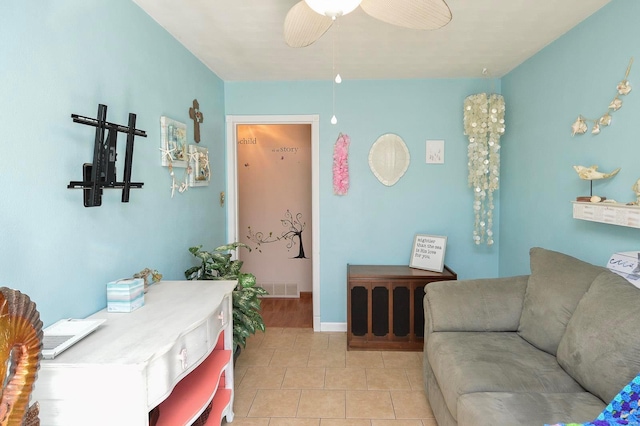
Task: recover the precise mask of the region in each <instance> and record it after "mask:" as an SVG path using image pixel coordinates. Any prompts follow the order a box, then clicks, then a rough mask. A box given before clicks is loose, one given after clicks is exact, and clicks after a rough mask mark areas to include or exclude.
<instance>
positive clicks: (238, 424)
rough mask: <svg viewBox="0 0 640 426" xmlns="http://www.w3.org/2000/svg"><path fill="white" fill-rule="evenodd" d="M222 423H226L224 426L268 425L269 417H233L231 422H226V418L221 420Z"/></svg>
mask: <svg viewBox="0 0 640 426" xmlns="http://www.w3.org/2000/svg"><path fill="white" fill-rule="evenodd" d="M222 425H226V426H268V425H269V418H262V419H250V418H246V417H241V418H238V417H235V418H234V419H233V422H231V423H227V422H226V420H223V421H222Z"/></svg>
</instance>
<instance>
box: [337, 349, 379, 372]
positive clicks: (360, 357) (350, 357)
mask: <svg viewBox="0 0 640 426" xmlns="http://www.w3.org/2000/svg"><path fill="white" fill-rule="evenodd" d="M346 365H347V367H360V368H384V362H383V361H382V355H381V354H380V352H378V351H347V354H346Z"/></svg>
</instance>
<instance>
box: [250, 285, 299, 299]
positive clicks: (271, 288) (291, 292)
mask: <svg viewBox="0 0 640 426" xmlns="http://www.w3.org/2000/svg"><path fill="white" fill-rule="evenodd" d="M258 285H259V286H261V287H262V288H264V289H265V290H267V291H268V292H269V294H268V295H267V296H264V297H292V298H293V297H296V298H297V297H300V291H299V290H298V284H296V283H258Z"/></svg>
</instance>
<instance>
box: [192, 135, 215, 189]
mask: <svg viewBox="0 0 640 426" xmlns="http://www.w3.org/2000/svg"><path fill="white" fill-rule="evenodd" d="M189 167H190V168H191V173H189V186H207V185H209V181H210V180H211V168H210V166H209V150H208V149H207V148H205V147H202V146H196V145H189Z"/></svg>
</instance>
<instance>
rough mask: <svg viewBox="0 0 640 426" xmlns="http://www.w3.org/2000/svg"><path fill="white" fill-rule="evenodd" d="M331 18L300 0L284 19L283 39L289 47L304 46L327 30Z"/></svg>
mask: <svg viewBox="0 0 640 426" xmlns="http://www.w3.org/2000/svg"><path fill="white" fill-rule="evenodd" d="M332 24H333V20H332V19H331V18H330V17H328V16H323V15H320V14H317V13H316V12H314V11H313V10H312V9H311V8H310V7H309V6H307V4H306V3H305V2H304V0H302V1H301V2H299V3H297V4H295V5H294V6H293V7H292V8H291V9H289V12H288V13H287V17H286V18H285V19H284V41H286V42H287V44H288V45H289V46H290V47H306V46H309V45H310V44H312V43H313V42H315V41H316V40H318V39H319V38H320V37H322V35H323V34H324V33H326V32H327V30H328V29H329V28H331V25H332Z"/></svg>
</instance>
